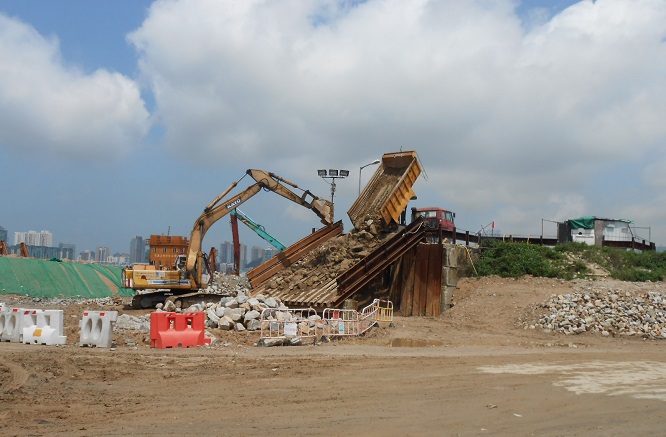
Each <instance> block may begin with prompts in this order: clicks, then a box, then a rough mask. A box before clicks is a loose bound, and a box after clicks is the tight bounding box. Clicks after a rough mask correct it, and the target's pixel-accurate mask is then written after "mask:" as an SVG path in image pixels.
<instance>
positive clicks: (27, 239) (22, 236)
mask: <svg viewBox="0 0 666 437" xmlns="http://www.w3.org/2000/svg"><path fill="white" fill-rule="evenodd" d="M21 243H25V244H26V245H27V246H46V247H53V234H52V233H50V232H49V231H41V232H37V231H28V232H14V244H21Z"/></svg>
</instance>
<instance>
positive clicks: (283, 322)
mask: <svg viewBox="0 0 666 437" xmlns="http://www.w3.org/2000/svg"><path fill="white" fill-rule="evenodd" d="M316 315H317V312H316V311H315V310H314V309H313V308H297V309H288V310H276V309H274V308H266V309H264V310H263V311H262V312H261V338H262V339H269V338H272V339H289V338H296V337H301V338H307V337H316V336H317V327H316V325H315V326H310V325H311V323H312V320H310V318H311V317H312V316H316Z"/></svg>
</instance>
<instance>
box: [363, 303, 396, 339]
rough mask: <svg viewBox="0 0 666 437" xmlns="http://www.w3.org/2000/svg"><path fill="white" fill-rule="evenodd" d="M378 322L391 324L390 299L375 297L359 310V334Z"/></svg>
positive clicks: (391, 308) (391, 307)
mask: <svg viewBox="0 0 666 437" xmlns="http://www.w3.org/2000/svg"><path fill="white" fill-rule="evenodd" d="M378 322H388V323H390V324H391V325H392V324H393V302H391V301H390V300H381V299H375V300H373V301H372V303H371V304H370V305H368V306H367V307H365V308H363V310H362V311H361V320H360V332H361V334H362V333H364V332H366V331H367V330H369V329H370V328H372V327H373V326H375V325H376V324H377V323H378Z"/></svg>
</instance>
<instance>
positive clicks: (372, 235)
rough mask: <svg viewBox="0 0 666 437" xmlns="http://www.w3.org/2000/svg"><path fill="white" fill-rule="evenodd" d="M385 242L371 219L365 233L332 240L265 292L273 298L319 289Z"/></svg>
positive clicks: (269, 283) (355, 232)
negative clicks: (276, 294) (283, 292)
mask: <svg viewBox="0 0 666 437" xmlns="http://www.w3.org/2000/svg"><path fill="white" fill-rule="evenodd" d="M383 240H384V238H383V236H382V235H381V234H380V232H379V230H378V227H377V226H376V225H375V221H374V220H372V219H368V220H366V222H365V226H364V228H363V229H361V230H356V229H354V230H352V231H351V232H349V233H347V234H343V235H340V236H337V237H335V238H331V239H330V240H328V241H327V242H326V243H324V244H323V245H321V246H319V247H318V248H316V249H315V250H313V251H312V252H310V253H309V254H307V255H306V256H305V257H304V258H303V259H301V260H299V261H298V262H296V263H294V264H293V265H291V266H290V267H289V268H286V269H284V270H282V271H281V272H280V273H278V274H276V275H275V276H273V277H272V278H271V279H270V280H268V281H267V282H266V284H265V288H264V292H265V293H266V294H268V295H271V294H272V292H275V291H277V290H305V289H313V288H319V287H321V286H322V285H324V284H326V283H327V282H330V281H331V280H334V279H335V278H337V277H338V276H340V275H341V274H343V273H344V272H346V271H347V270H349V268H350V267H352V266H353V265H354V264H356V263H357V262H358V261H360V260H361V259H363V258H364V257H366V256H368V255H369V254H370V253H371V252H372V251H373V250H375V249H376V248H377V247H379V245H381V244H382V242H383Z"/></svg>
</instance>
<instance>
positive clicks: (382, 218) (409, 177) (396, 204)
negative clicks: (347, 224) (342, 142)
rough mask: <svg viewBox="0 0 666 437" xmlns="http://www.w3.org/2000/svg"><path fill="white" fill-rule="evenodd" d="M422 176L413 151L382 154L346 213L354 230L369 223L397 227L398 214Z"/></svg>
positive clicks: (412, 195)
mask: <svg viewBox="0 0 666 437" xmlns="http://www.w3.org/2000/svg"><path fill="white" fill-rule="evenodd" d="M420 174H421V166H420V165H419V162H418V157H417V155H416V152H415V151H408V152H396V153H385V154H384V155H383V156H382V163H381V165H380V166H379V167H378V168H377V170H376V171H375V174H374V175H373V176H372V178H371V179H370V181H369V182H368V184H367V185H366V186H365V188H364V189H363V192H362V193H361V195H360V196H359V197H358V199H356V201H355V202H354V204H353V205H352V206H351V208H350V209H349V211H347V214H348V215H349V219H350V220H351V222H352V224H353V225H354V227H355V228H356V229H363V228H364V224H365V223H366V222H367V221H368V220H372V221H373V222H376V223H381V226H382V227H384V228H390V227H392V226H394V225H396V224H397V223H398V221H399V219H400V214H401V213H402V211H403V210H404V209H405V208H406V207H407V204H408V203H409V201H410V199H411V198H412V197H414V190H413V189H412V186H413V185H414V182H416V179H417V178H418V177H419V175H420Z"/></svg>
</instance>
